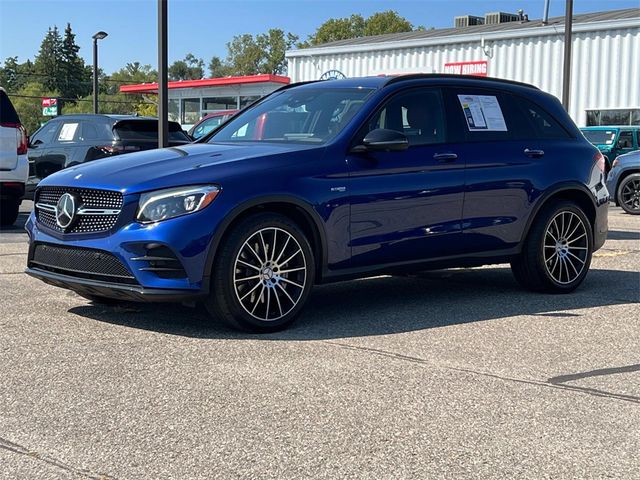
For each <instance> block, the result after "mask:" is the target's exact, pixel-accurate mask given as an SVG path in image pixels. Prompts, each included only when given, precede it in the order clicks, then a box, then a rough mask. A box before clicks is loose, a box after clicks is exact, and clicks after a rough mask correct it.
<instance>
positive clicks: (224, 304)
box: [205, 213, 315, 332]
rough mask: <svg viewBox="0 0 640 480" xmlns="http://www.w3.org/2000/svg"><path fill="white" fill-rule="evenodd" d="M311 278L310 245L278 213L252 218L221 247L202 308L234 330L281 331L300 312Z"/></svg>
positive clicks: (244, 221) (234, 230) (312, 274)
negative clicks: (209, 289) (208, 293)
mask: <svg viewBox="0 0 640 480" xmlns="http://www.w3.org/2000/svg"><path fill="white" fill-rule="evenodd" d="M314 275H315V268H314V260H313V253H312V251H311V246H310V245H309V241H308V240H307V238H306V237H305V235H304V233H303V232H302V231H301V230H300V228H299V227H298V226H297V225H296V224H295V223H294V222H292V221H291V220H289V219H288V218H287V217H284V216H282V215H277V214H271V213H264V214H258V215H253V216H251V217H248V218H247V219H245V220H243V221H242V222H241V223H239V224H238V225H237V226H235V227H234V228H233V230H232V231H231V232H230V234H229V235H228V236H227V238H226V239H225V240H224V242H223V244H222V245H221V248H220V250H219V253H218V254H217V255H216V261H215V264H214V268H213V272H212V278H211V280H212V284H211V294H210V296H209V298H208V299H207V301H206V302H205V306H206V307H207V310H208V311H209V313H210V314H211V315H212V316H213V317H215V318H217V319H220V320H222V321H223V322H225V323H227V324H228V325H230V326H232V327H235V328H239V329H243V330H249V331H255V332H273V331H276V330H281V329H283V328H285V327H287V326H288V325H290V324H291V323H292V322H293V321H294V320H295V318H296V317H297V315H298V314H299V313H300V310H301V309H302V307H303V305H304V303H305V302H306V300H307V297H308V296H309V292H310V290H311V286H312V284H313V279H314Z"/></svg>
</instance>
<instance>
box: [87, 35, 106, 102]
mask: <svg viewBox="0 0 640 480" xmlns="http://www.w3.org/2000/svg"><path fill="white" fill-rule="evenodd" d="M107 35H108V34H107V32H103V31H99V32H98V33H95V34H94V35H93V36H92V37H91V38H93V113H98V40H102V39H103V38H105V37H106V36H107Z"/></svg>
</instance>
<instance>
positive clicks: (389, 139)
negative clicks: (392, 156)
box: [351, 128, 409, 152]
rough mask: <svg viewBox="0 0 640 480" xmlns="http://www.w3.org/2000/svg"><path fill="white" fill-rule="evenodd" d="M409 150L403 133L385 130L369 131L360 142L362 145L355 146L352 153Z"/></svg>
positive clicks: (407, 141)
mask: <svg viewBox="0 0 640 480" xmlns="http://www.w3.org/2000/svg"><path fill="white" fill-rule="evenodd" d="M407 148H409V140H407V137H406V135H405V134H404V133H402V132H398V131H396V130H388V129H386V128H377V129H375V130H371V131H370V132H369V133H367V135H366V136H365V137H364V139H363V140H362V145H357V146H355V147H354V148H353V149H352V150H351V151H352V152H364V151H373V152H380V151H386V152H399V151H401V150H406V149H407Z"/></svg>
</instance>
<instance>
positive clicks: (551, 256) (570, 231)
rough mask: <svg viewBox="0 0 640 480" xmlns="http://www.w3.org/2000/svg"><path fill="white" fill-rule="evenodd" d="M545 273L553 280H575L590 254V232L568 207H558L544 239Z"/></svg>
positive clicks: (561, 282)
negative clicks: (558, 209) (566, 208)
mask: <svg viewBox="0 0 640 480" xmlns="http://www.w3.org/2000/svg"><path fill="white" fill-rule="evenodd" d="M543 258H544V264H545V267H546V269H547V273H548V274H549V275H550V276H551V278H553V280H555V281H556V282H558V283H560V284H563V285H567V284H569V283H571V282H574V281H575V280H576V279H577V278H578V277H580V274H581V273H582V271H583V270H584V269H585V266H586V265H587V260H588V258H589V236H588V232H587V227H586V225H585V223H584V222H583V220H582V219H581V218H580V217H579V216H578V215H577V214H576V213H574V212H572V211H569V210H563V211H560V212H559V213H558V214H556V215H555V216H554V217H553V218H552V219H551V221H550V222H549V224H548V225H547V230H546V232H545V235H544V240H543Z"/></svg>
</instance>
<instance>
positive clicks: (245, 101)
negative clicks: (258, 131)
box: [240, 95, 260, 108]
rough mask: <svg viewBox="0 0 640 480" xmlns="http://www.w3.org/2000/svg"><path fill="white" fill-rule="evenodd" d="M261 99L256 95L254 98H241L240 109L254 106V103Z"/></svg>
mask: <svg viewBox="0 0 640 480" xmlns="http://www.w3.org/2000/svg"><path fill="white" fill-rule="evenodd" d="M259 98H260V96H258V95H254V96H250V97H240V108H244V107H246V106H247V105H250V104H252V103H253V102H255V101H256V100H258V99H259Z"/></svg>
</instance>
